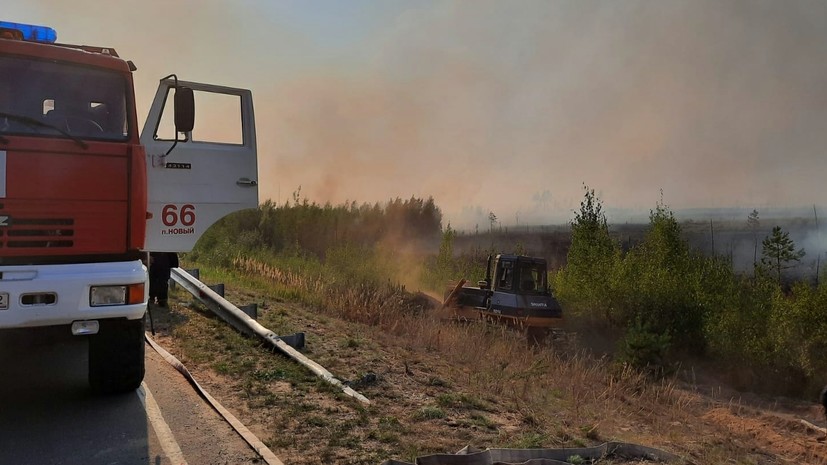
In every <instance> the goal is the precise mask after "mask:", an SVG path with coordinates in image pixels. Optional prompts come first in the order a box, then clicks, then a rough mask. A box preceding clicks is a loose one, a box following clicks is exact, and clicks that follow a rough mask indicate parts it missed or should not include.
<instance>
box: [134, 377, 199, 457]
mask: <svg viewBox="0 0 827 465" xmlns="http://www.w3.org/2000/svg"><path fill="white" fill-rule="evenodd" d="M137 393H138V398H139V399H141V404H143V405H144V410H146V417H147V419H149V423H150V424H152V429H153V430H155V435H156V436H157V437H158V441H159V442H160V443H161V449H163V450H164V454H166V456H167V458H168V459H169V460H170V462H172V463H173V464H174V465H187V461H186V460H185V459H184V453H183V452H181V447H180V446H179V445H178V442H177V441H176V440H175V436H173V435H172V431H171V430H170V429H169V425H167V422H166V421H164V417H163V416H162V415H161V408H160V407H158V403H157V402H155V397H153V396H152V392H151V391H150V390H149V386H147V385H146V383H141V387H140V388H138V391H137Z"/></svg>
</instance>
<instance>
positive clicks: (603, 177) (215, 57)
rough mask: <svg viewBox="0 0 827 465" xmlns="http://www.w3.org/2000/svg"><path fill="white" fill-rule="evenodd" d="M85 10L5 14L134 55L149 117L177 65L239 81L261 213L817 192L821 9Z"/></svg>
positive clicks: (791, 5)
mask: <svg viewBox="0 0 827 465" xmlns="http://www.w3.org/2000/svg"><path fill="white" fill-rule="evenodd" d="M81 3H82V5H81V4H78V2H73V3H72V4H71V6H66V5H63V4H62V3H61V2H57V1H54V2H51V1H49V2H47V1H42V2H27V3H26V4H25V5H20V6H12V7H10V10H9V11H10V14H12V15H15V14H16V15H18V16H16V17H15V18H14V19H19V20H21V21H24V20H30V21H32V22H42V23H51V24H54V25H55V26H56V27H58V28H59V34H60V37H61V38H65V39H67V40H69V41H75V42H86V43H96V44H104V45H112V46H115V47H116V48H117V49H118V50H119V51H120V52H121V54H122V55H124V56H126V57H128V58H130V59H133V60H135V61H136V63H137V64H138V66H139V72H138V74H137V75H136V79H137V84H138V100H139V102H142V105H141V106H139V110H141V112H145V111H146V105H147V104H148V101H149V98H150V97H151V93H152V90H153V88H154V83H155V81H156V80H157V79H158V78H160V77H161V76H164V75H166V74H168V73H169V72H172V71H176V72H178V73H179V74H180V75H181V76H182V77H185V78H188V79H193V80H204V81H215V82H219V83H223V84H229V85H237V86H245V87H246V86H250V87H252V89H253V91H254V95H255V99H256V105H257V106H256V117H257V124H258V129H259V150H260V158H261V162H260V176H261V179H260V181H261V182H260V185H261V186H262V187H261V189H262V190H261V194H262V197H263V198H273V199H274V200H281V201H284V200H285V199H287V198H289V196H290V193H291V192H292V191H294V190H295V189H296V188H297V187H298V186H300V185H301V186H302V192H303V193H304V194H305V195H306V196H307V197H309V198H310V199H311V200H314V201H319V202H325V201H331V202H334V203H338V202H343V201H345V200H358V201H360V202H362V201H368V202H374V201H385V200H388V199H390V198H394V197H397V196H399V197H402V198H408V197H410V196H411V195H416V196H419V197H424V198H427V197H428V196H434V198H435V199H436V201H437V204H438V205H440V207H442V209H443V211H444V212H445V218H446V222H447V221H451V222H452V223H453V225H454V226H455V227H464V228H468V229H473V228H474V227H475V225H479V227H480V228H481V229H482V228H485V227H487V226H488V224H487V217H488V213H489V212H494V213H495V214H496V215H497V217H498V219H499V221H501V222H502V223H503V224H515V223H521V224H530V223H534V224H536V223H548V222H553V221H564V220H565V219H567V218H570V216H571V215H570V213H571V210H572V209H574V208H576V207H577V205H578V203H579V201H580V199H581V198H582V183H584V182H585V183H587V184H588V185H590V186H591V187H594V188H595V189H597V190H598V192H599V193H600V194H601V198H602V199H603V200H604V202H605V204H606V206H607V207H608V208H609V211H610V212H613V211H614V212H618V213H617V214H616V215H615V217H612V218H610V220H611V221H622V220H624V218H623V217H622V216H621V215H623V216H625V215H627V214H633V213H635V212H644V218H645V212H646V211H647V210H648V209H649V208H651V207H653V206H654V204H655V202H656V201H657V200H658V198H659V195H660V194H659V191H660V189H663V191H664V196H665V198H666V200H667V202H668V203H669V205H670V206H672V207H673V208H675V209H683V208H688V207H706V208H709V207H743V208H750V209H751V208H758V209H759V210H761V209H765V208H771V207H780V206H790V205H812V204H813V203H816V204H823V201H822V199H824V198H825V197H827V196H826V195H825V194H827V192H826V190H827V188H825V186H827V184H825V183H824V182H822V179H821V178H822V176H823V174H822V173H823V172H824V170H823V167H824V164H825V160H824V156H825V154H824V147H827V117H825V115H824V112H825V111H827V110H825V109H827V86H825V84H824V83H825V82H827V5H825V4H824V3H823V2H811V1H790V2H775V1H770V0H764V1H760V0H735V1H729V2H719V1H713V0H691V1H690V0H682V1H675V0H673V1H655V0H652V1H633V0H623V1H591V0H571V1H565V0H559V1H554V2H548V1H524V2H499V1H487V0H473V1H471V0H468V1H458V2H438V3H426V2H417V3H401V4H386V5H384V6H382V7H381V8H378V7H377V8H367V7H366V5H368V4H362V3H354V4H352V7H349V8H344V7H342V6H337V4H336V3H335V2H320V3H316V4H314V5H315V6H313V5H311V6H313V7H312V8H311V7H310V6H307V7H302V6H297V5H298V4H296V5H294V4H290V3H287V4H280V5H263V4H261V3H255V2H236V3H233V4H232V6H231V5H230V4H228V3H226V2H219V1H204V2H180V3H169V2H160V1H147V2H143V3H142V4H141V5H140V6H137V5H129V6H128V7H127V5H126V4H124V5H117V2H115V3H114V4H113V3H112V2H108V3H104V2H94V1H91V0H86V1H81ZM67 5H69V4H67ZM294 10H301V11H302V15H299V16H296V15H292V16H291V14H292V13H295V11H294ZM81 11H83V12H84V13H83V14H79V13H78V12H81ZM90 12H95V13H94V14H91V13H90ZM380 13H381V14H380ZM334 16H335V17H334ZM308 18H309V19H308ZM322 20H325V21H327V22H326V23H325V24H331V25H335V26H336V27H335V28H333V27H331V28H324V27H318V24H315V23H314V21H316V22H324V21H322ZM77 37H80V39H79V40H74V38H77ZM544 193H547V194H544ZM543 196H544V197H543ZM538 197H542V198H541V200H538ZM463 212H465V213H466V214H463ZM479 212H482V215H483V216H482V218H480V215H479Z"/></svg>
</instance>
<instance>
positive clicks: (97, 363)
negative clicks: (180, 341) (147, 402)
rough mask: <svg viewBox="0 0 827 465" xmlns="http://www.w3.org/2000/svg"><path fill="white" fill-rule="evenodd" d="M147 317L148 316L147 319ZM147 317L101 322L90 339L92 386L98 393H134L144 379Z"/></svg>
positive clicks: (90, 380)
mask: <svg viewBox="0 0 827 465" xmlns="http://www.w3.org/2000/svg"><path fill="white" fill-rule="evenodd" d="M144 318H146V317H144ZM144 318H141V319H139V320H126V319H116V320H101V321H100V330H99V331H98V334H95V335H93V336H90V337H89V385H90V386H91V388H92V391H94V392H95V393H97V394H117V393H121V392H129V391H134V390H135V389H137V388H138V386H140V385H141V381H143V379H144Z"/></svg>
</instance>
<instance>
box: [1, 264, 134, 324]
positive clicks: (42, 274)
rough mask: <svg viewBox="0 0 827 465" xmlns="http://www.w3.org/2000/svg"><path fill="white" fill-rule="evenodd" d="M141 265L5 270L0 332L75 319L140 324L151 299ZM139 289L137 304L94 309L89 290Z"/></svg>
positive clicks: (70, 321) (93, 265) (80, 265)
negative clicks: (121, 319) (137, 287)
mask: <svg viewBox="0 0 827 465" xmlns="http://www.w3.org/2000/svg"><path fill="white" fill-rule="evenodd" d="M147 279H148V278H147V270H146V267H145V266H144V265H143V264H142V263H141V261H140V260H133V261H126V262H109V263H84V264H66V265H31V266H27V265H19V266H4V267H3V268H2V272H0V295H1V296H2V298H0V300H2V301H4V303H5V305H0V307H2V308H0V328H26V327H36V326H56V325H69V324H71V323H72V322H74V321H79V320H103V319H110V318H124V319H127V320H137V319H141V318H142V317H143V316H144V313H145V312H146V306H147V305H146V302H147V299H148V297H149V286H148V285H147ZM137 284H143V297H142V298H141V299H140V302H139V303H133V304H121V305H104V306H93V305H92V302H91V298H90V292H91V289H92V287H93V286H129V285H137Z"/></svg>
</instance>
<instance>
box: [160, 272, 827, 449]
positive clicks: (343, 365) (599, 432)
mask: <svg viewBox="0 0 827 465" xmlns="http://www.w3.org/2000/svg"><path fill="white" fill-rule="evenodd" d="M236 267H237V268H236V271H234V272H226V271H224V272H221V274H220V278H218V275H214V276H216V278H218V279H221V280H223V281H227V282H228V298H229V299H230V300H231V301H233V302H237V303H240V304H243V303H247V302H249V301H250V300H252V301H256V302H260V303H263V305H262V308H261V314H260V315H261V316H260V321H261V322H262V323H263V324H264V325H265V326H268V327H270V328H271V329H273V330H274V331H276V332H277V333H282V334H283V333H287V332H292V331H296V330H304V331H307V332H308V333H309V334H308V347H307V349H306V351H305V352H306V353H307V354H308V355H309V356H310V357H311V358H313V359H314V360H316V361H318V362H319V363H321V364H322V365H324V366H325V367H327V368H328V369H330V370H331V371H333V372H334V374H336V375H337V376H338V377H339V378H340V379H350V380H352V381H355V382H356V384H355V387H356V388H357V390H359V391H360V392H362V393H363V394H365V395H366V396H367V397H368V398H370V399H371V400H372V402H373V404H372V406H370V407H369V408H364V407H362V406H360V405H358V404H357V403H355V402H353V401H352V400H350V399H349V398H345V397H343V396H342V395H340V394H339V393H338V392H336V391H335V390H331V389H330V388H329V387H327V385H326V384H325V383H320V382H318V381H316V380H314V379H313V378H312V377H311V376H309V375H308V374H307V373H304V372H302V370H301V369H298V368H297V367H296V366H295V365H292V364H291V363H290V362H288V361H286V360H284V359H281V358H280V357H274V356H272V355H269V354H267V352H266V351H264V350H262V349H261V345H260V344H258V343H257V342H256V341H252V340H248V339H245V338H243V337H241V336H239V335H238V334H236V333H235V332H233V331H232V330H231V329H229V328H227V327H226V326H225V325H223V324H222V323H221V322H219V321H217V320H216V319H214V318H212V317H211V316H209V315H207V314H205V313H204V312H203V311H202V310H201V309H200V306H199V305H196V304H187V305H185V304H183V302H186V301H187V298H186V297H185V296H182V295H181V294H180V293H178V294H176V295H177V296H178V299H179V302H178V303H177V304H176V306H175V311H173V312H171V313H169V314H167V315H166V316H161V317H159V319H160V320H161V326H162V327H164V328H163V329H164V333H165V334H166V335H167V337H165V338H164V337H163V336H162V339H163V340H164V342H165V343H166V344H168V345H170V346H172V347H173V348H174V349H175V350H177V353H178V354H179V355H181V356H182V357H183V358H184V359H185V361H186V362H187V363H189V364H190V365H192V366H191V369H193V370H194V371H195V372H196V377H199V376H200V378H201V379H204V378H206V379H207V383H206V384H207V385H208V389H210V390H211V391H213V392H214V395H218V396H219V398H220V399H221V400H222V402H224V403H225V404H227V405H228V406H229V407H230V408H232V409H233V410H234V411H235V412H236V414H237V415H239V416H240V417H241V418H242V420H243V421H244V422H245V423H247V424H248V425H251V427H252V428H253V430H254V431H255V432H257V434H259V436H260V437H261V438H262V439H263V440H265V442H267V443H268V444H269V445H270V446H271V447H272V448H273V449H274V451H275V452H276V453H277V455H279V456H280V458H282V460H284V461H285V462H286V463H318V462H320V461H323V460H326V461H328V462H329V463H365V464H378V463H380V462H381V461H382V460H384V459H387V458H398V459H403V460H412V459H413V458H414V457H415V456H417V455H422V454H426V453H436V452H452V451H455V450H458V449H460V448H461V447H463V446H465V445H468V444H471V445H474V446H478V447H577V446H584V445H592V444H597V443H600V442H602V441H605V440H619V441H629V442H636V443H641V444H644V445H648V446H653V447H660V448H663V449H666V450H669V451H671V452H675V453H678V454H680V455H683V456H685V457H687V458H690V459H691V460H693V461H694V462H695V463H725V462H728V463H743V464H750V463H754V464H759V463H760V464H763V463H784V461H785V460H787V459H792V458H799V459H804V458H806V459H807V462H806V463H820V462H819V461H820V460H823V458H824V457H823V456H821V455H818V453H813V452H810V454H809V455H806V454H805V453H804V452H801V450H806V449H801V450H800V447H799V446H798V445H796V446H795V447H793V446H790V445H789V444H793V445H795V444H806V443H807V441H810V442H815V438H812V437H808V436H806V435H805V436H804V437H803V438H802V437H800V435H799V433H798V432H797V431H795V428H794V426H793V424H792V423H778V422H777V418H776V416H773V415H774V414H767V413H766V411H761V412H749V411H745V410H744V409H743V408H742V407H741V406H740V405H739V404H738V403H732V402H731V399H732V397H727V395H726V394H722V393H721V392H720V388H718V391H717V393H716V392H715V390H714V388H711V392H712V394H714V395H709V394H707V392H708V390H707V389H706V388H703V387H700V388H698V391H697V392H695V391H693V390H687V389H685V386H684V385H683V384H682V383H680V382H679V381H678V380H677V379H674V378H673V379H666V380H661V381H652V380H649V379H647V378H646V377H645V376H644V375H641V374H640V373H638V372H636V371H633V370H631V369H628V368H626V367H622V366H617V365H614V364H612V363H611V362H610V361H608V360H606V359H595V358H593V357H591V356H589V355H588V354H587V353H585V352H583V351H581V350H579V349H578V348H577V347H576V344H575V345H565V346H562V347H553V346H552V347H536V346H531V345H529V344H528V343H527V342H526V340H525V338H524V337H523V336H522V335H520V334H517V333H515V332H513V331H510V330H508V329H506V328H503V327H499V326H487V325H484V324H476V323H473V324H447V323H445V322H444V321H441V320H440V319H439V318H438V316H437V315H435V314H434V312H427V311H423V310H422V301H420V299H417V298H415V297H412V296H411V295H409V294H406V293H405V292H404V290H403V289H401V288H399V287H394V286H387V287H385V288H383V289H375V288H371V287H368V286H363V287H354V288H351V289H346V290H344V291H342V290H341V289H337V284H336V283H329V282H325V281H324V280H322V279H316V278H306V277H303V276H301V275H300V274H295V273H287V272H283V271H280V270H278V269H275V268H273V267H271V266H268V265H264V264H261V263H257V262H255V261H253V260H237V261H236ZM204 275H206V276H207V279H209V277H210V273H209V271H208V272H207V273H206V274H204V273H202V276H204ZM214 279H215V278H214ZM309 294H312V296H309ZM284 296H288V297H289V299H290V300H298V301H302V302H305V303H308V302H314V304H313V305H312V306H311V307H307V306H300V305H295V304H291V303H286V302H284V301H283V300H284ZM311 297H312V298H311ZM314 299H316V300H314ZM366 373H375V374H376V375H377V379H378V381H376V382H373V383H367V384H364V385H360V384H359V380H360V379H362V377H363V375H365V374H366ZM710 412H712V413H710ZM801 412H805V411H804V410H801ZM762 415H763V416H762ZM766 415H769V416H766ZM762 425H763V426H764V427H765V428H766V429H767V431H769V430H774V429H778V428H781V429H783V431H782V432H781V433H779V435H780V438H782V439H785V440H786V441H787V444H788V445H786V446H785V445H784V443H783V441H780V440H779V441H775V442H773V443H772V444H771V445H767V444H765V443H763V442H762V441H761V439H760V437H759V436H760V435H761V434H762V430H761V429H760V428H761V426H762ZM779 425H780V426H779ZM744 428H751V429H748V430H745V429H744ZM801 441H804V442H803V443H802V442H801Z"/></svg>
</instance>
